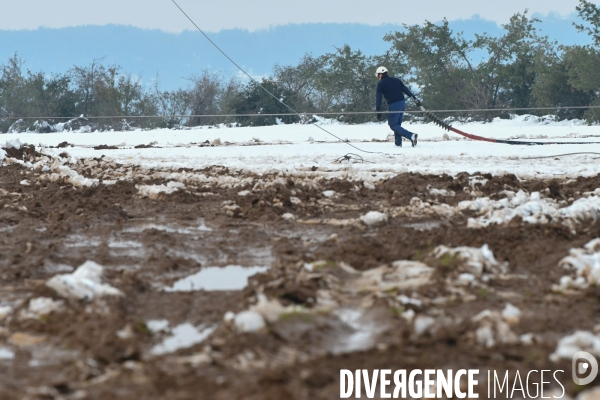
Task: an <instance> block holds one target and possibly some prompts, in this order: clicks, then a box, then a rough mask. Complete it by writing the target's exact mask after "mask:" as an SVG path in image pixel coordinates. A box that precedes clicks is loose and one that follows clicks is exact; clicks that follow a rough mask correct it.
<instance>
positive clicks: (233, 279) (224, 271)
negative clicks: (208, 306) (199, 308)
mask: <svg viewBox="0 0 600 400" xmlns="http://www.w3.org/2000/svg"><path fill="white" fill-rule="evenodd" d="M268 269H269V267H242V266H239V265H228V266H226V267H223V268H220V267H210V268H205V269H203V270H202V271H200V272H198V273H195V274H194V275H190V276H188V277H186V278H183V279H180V280H178V281H177V282H175V283H174V284H173V286H172V287H169V288H165V291H167V292H190V291H194V290H207V291H217V290H242V289H244V288H245V287H246V286H247V285H248V278H249V277H251V276H252V275H254V274H257V273H259V272H265V271H266V270H268Z"/></svg>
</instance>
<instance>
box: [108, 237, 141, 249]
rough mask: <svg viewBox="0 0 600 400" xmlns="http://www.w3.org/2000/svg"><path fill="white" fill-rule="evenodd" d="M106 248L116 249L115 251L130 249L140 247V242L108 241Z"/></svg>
mask: <svg viewBox="0 0 600 400" xmlns="http://www.w3.org/2000/svg"><path fill="white" fill-rule="evenodd" d="M108 247H112V248H117V249H131V248H136V247H142V244H141V243H140V242H134V241H133V240H112V239H111V240H110V241H109V242H108Z"/></svg>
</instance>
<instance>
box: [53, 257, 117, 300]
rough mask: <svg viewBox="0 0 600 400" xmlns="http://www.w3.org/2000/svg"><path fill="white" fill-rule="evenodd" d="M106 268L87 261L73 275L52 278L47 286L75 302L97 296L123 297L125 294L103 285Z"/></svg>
mask: <svg viewBox="0 0 600 400" xmlns="http://www.w3.org/2000/svg"><path fill="white" fill-rule="evenodd" d="M103 273H104V268H103V267H102V266H101V265H100V264H97V263H95V262H94V261H89V260H88V261H86V262H85V263H83V264H82V265H81V266H80V267H79V268H77V269H76V270H75V271H74V272H73V273H71V274H62V275H56V276H54V277H52V278H51V279H50V280H48V281H47V282H46V286H48V287H49V288H51V289H54V290H55V291H56V292H57V293H58V294H59V295H61V296H63V297H66V298H71V299H75V300H86V301H91V300H92V299H93V298H94V297H96V296H121V295H123V293H122V292H121V291H120V290H118V289H116V288H114V287H112V286H110V285H107V284H104V283H102V275H103Z"/></svg>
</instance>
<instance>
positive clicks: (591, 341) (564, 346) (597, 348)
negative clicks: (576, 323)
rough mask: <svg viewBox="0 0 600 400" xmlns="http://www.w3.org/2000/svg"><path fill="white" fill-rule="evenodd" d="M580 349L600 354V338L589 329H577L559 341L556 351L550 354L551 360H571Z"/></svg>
mask: <svg viewBox="0 0 600 400" xmlns="http://www.w3.org/2000/svg"><path fill="white" fill-rule="evenodd" d="M579 351H585V352H588V353H590V354H592V355H594V356H596V357H598V356H600V338H599V337H598V336H596V335H594V334H593V333H592V332H589V331H576V332H575V333H573V334H572V335H569V336H565V337H564V338H562V339H560V340H559V341H558V344H557V345H556V350H554V353H552V354H550V361H553V362H558V361H560V360H561V359H562V360H571V359H572V358H573V355H574V354H575V353H577V352H579Z"/></svg>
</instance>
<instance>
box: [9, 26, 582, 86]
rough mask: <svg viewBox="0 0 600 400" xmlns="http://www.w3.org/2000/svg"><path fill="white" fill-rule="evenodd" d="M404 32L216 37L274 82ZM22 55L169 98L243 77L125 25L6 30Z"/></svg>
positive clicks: (181, 37) (492, 29)
mask: <svg viewBox="0 0 600 400" xmlns="http://www.w3.org/2000/svg"><path fill="white" fill-rule="evenodd" d="M538 17H539V18H540V19H542V21H543V22H542V23H540V24H537V26H538V28H539V29H540V30H541V31H542V33H544V34H546V35H549V36H550V37H551V38H553V39H555V40H558V41H559V42H560V43H563V44H574V43H579V44H587V43H589V38H588V36H586V35H584V34H579V33H577V31H576V30H575V28H573V26H572V21H574V20H575V16H574V15H573V16H571V17H570V18H561V17H558V16H553V15H550V16H546V17H540V16H538ZM450 27H451V28H452V29H453V30H454V31H463V32H464V33H465V35H466V36H467V37H472V36H473V35H474V33H483V32H487V33H489V34H491V35H498V34H500V33H501V31H502V29H501V28H500V27H498V26H497V25H496V24H495V23H493V22H490V21H486V20H482V19H478V18H473V19H469V20H459V21H451V22H450ZM401 29H402V27H401V26H398V25H381V26H367V25H360V24H302V25H286V26H279V27H275V28H272V29H269V30H262V31H257V32H247V31H243V30H227V31H221V32H219V33H212V34H210V33H209V36H210V37H211V39H212V40H213V41H214V42H216V43H217V44H218V45H219V46H221V48H222V49H223V51H225V52H226V53H227V54H228V55H229V56H230V57H231V58H233V59H234V60H235V61H236V62H237V63H238V64H240V65H241V66H242V67H244V68H245V69H246V70H247V71H248V72H249V73H251V74H252V75H255V76H263V75H268V74H270V73H271V71H272V67H273V66H274V65H275V64H276V63H278V64H281V65H295V64H297V63H298V61H299V60H300V58H301V57H302V56H303V55H304V54H305V53H312V54H313V55H321V54H325V53H328V52H332V51H334V46H336V47H341V46H342V45H344V44H349V45H350V46H351V47H352V48H353V49H357V50H361V51H362V52H363V53H364V54H366V55H375V54H382V53H384V52H385V51H386V50H387V49H388V44H387V43H386V42H384V41H383V40H382V39H383V36H384V35H385V34H386V33H389V32H393V31H397V30H401ZM15 53H18V54H19V55H20V56H21V57H22V58H23V59H24V60H25V61H26V64H25V68H27V69H30V70H32V71H36V72H37V71H43V72H45V73H62V72H65V71H66V70H68V69H69V68H71V67H72V66H73V65H77V66H85V65H89V64H90V63H91V62H92V60H93V59H94V58H101V57H106V58H105V59H104V61H103V62H104V64H117V65H120V66H121V67H122V68H123V70H124V71H125V72H128V73H132V74H136V75H141V77H142V81H143V82H144V83H145V84H147V85H150V84H152V82H153V80H154V78H156V77H157V76H158V79H159V84H160V88H161V89H163V90H164V89H176V88H178V87H185V86H187V81H186V79H185V78H186V77H189V76H190V75H192V74H194V73H198V72H199V71H201V70H202V69H210V70H216V71H222V72H223V74H226V75H236V74H237V73H238V71H237V69H236V68H235V67H234V66H233V65H231V64H230V63H229V61H227V60H226V59H225V57H223V55H222V54H221V53H219V52H218V51H217V50H216V49H215V48H214V47H212V45H211V44H210V43H208V41H207V40H206V39H205V38H204V37H203V36H202V35H201V34H200V33H199V32H192V31H186V32H184V33H181V34H170V33H165V32H162V31H158V30H143V29H138V28H133V27H128V26H120V25H107V26H85V27H75V28H63V29H37V30H29V31H25V30H23V31H6V30H0V64H3V63H5V62H6V60H8V58H9V57H11V56H12V55H14V54H15Z"/></svg>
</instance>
